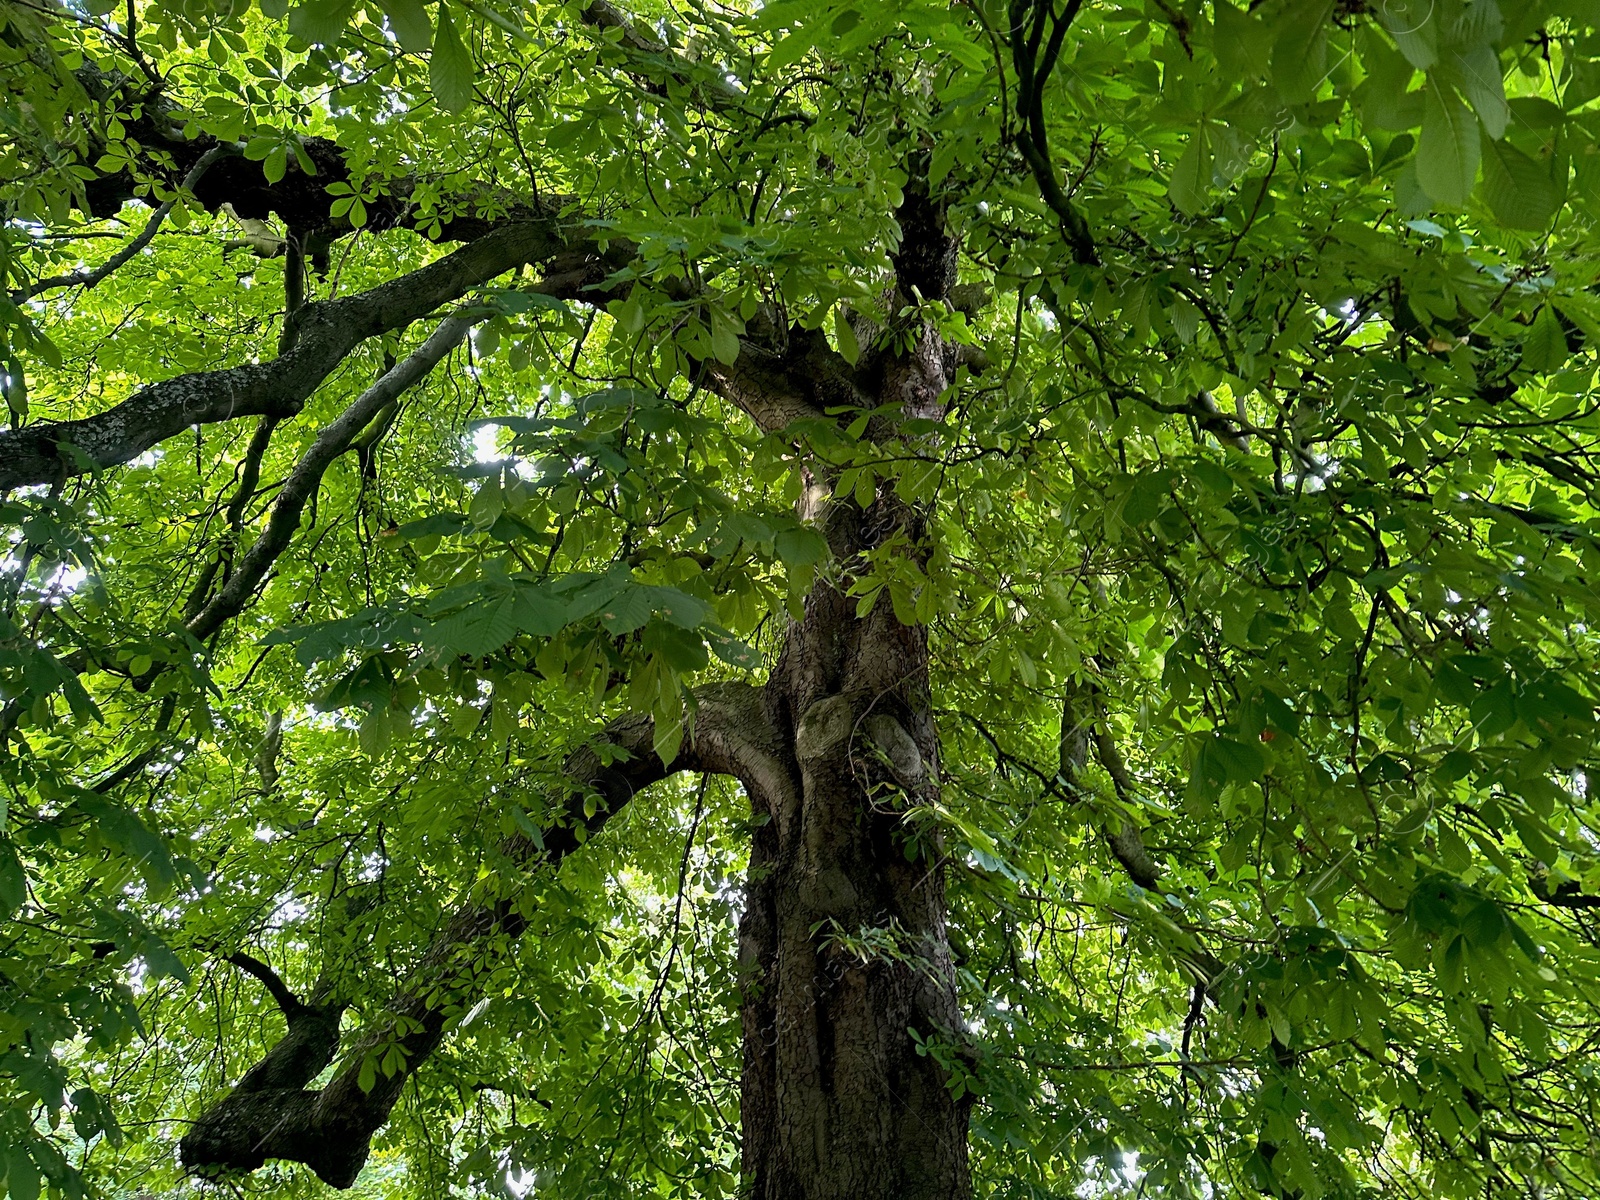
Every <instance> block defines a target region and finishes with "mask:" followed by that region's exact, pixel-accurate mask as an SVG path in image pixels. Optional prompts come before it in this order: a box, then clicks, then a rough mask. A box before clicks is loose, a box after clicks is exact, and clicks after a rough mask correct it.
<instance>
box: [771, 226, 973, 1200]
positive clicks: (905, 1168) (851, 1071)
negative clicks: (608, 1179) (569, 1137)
mask: <svg viewBox="0 0 1600 1200" xmlns="http://www.w3.org/2000/svg"><path fill="white" fill-rule="evenodd" d="M919 199H920V198H919V197H915V196H909V197H908V201H910V202H909V203H908V204H907V205H906V206H905V208H903V209H902V211H901V218H902V220H901V223H902V229H903V232H904V235H905V238H904V241H903V243H902V248H901V250H902V253H901V256H900V257H899V258H897V261H896V268H897V275H898V276H899V279H898V283H899V291H900V292H901V293H902V295H907V296H909V295H910V294H912V287H911V286H910V285H915V286H916V288H917V290H918V291H920V292H921V294H922V295H923V296H924V297H942V296H944V295H946V294H947V292H948V289H949V285H950V283H951V282H953V273H954V272H953V268H954V247H953V243H952V242H950V241H949V240H948V239H947V238H946V237H945V235H944V231H943V228H942V214H941V213H938V212H937V211H936V210H934V209H933V206H932V205H929V204H927V203H926V201H925V200H924V201H923V202H922V203H920V204H919V203H918V200H919ZM919 218H920V220H919ZM914 319H915V318H914ZM949 356H950V348H949V347H947V346H945V345H944V344H943V343H941V342H940V340H939V338H938V336H937V335H936V334H935V333H934V332H933V330H931V329H928V328H925V329H923V330H922V331H921V333H920V335H919V337H918V338H917V339H916V347H915V349H914V350H912V351H911V352H910V353H906V354H901V355H898V356H894V357H890V356H888V355H885V357H884V358H883V359H882V361H881V364H880V366H879V377H878V379H877V380H876V382H877V385H878V387H877V391H878V395H877V397H876V399H877V401H878V403H880V404H891V403H893V404H896V405H897V406H898V408H899V410H900V412H901V413H903V414H904V415H905V416H907V417H916V418H924V419H928V418H932V419H937V418H938V417H939V416H940V415H941V414H942V406H941V401H942V393H943V391H944V388H945V386H946V381H947V379H948V376H949V373H950V369H951V366H952V364H951V362H950V361H949ZM869 435H871V436H873V437H874V438H878V437H891V438H892V437H893V436H895V434H894V430H893V428H892V427H889V428H884V429H881V430H877V431H874V430H871V429H869ZM815 490H816V491H819V492H820V491H823V490H825V489H824V488H818V489H815ZM816 515H819V516H820V517H821V520H822V522H823V524H824V528H825V529H826V532H827V535H828V540H829V542H830V544H831V546H832V548H833V551H834V555H835V559H836V561H838V562H840V563H842V564H845V565H846V567H847V569H850V568H851V567H852V565H853V564H855V563H859V562H860V561H861V558H860V555H861V554H862V553H863V552H864V551H869V550H872V549H874V548H876V547H878V546H881V545H883V544H885V543H886V542H887V541H888V540H889V539H891V538H896V537H899V538H904V539H905V540H904V541H903V542H902V543H901V544H902V545H904V546H905V547H906V550H905V552H906V553H908V554H911V555H913V556H920V555H921V553H922V551H921V549H920V546H921V544H922V540H923V535H924V532H925V515H924V514H922V513H920V512H918V511H917V510H916V509H915V508H913V507H912V506H910V505H907V504H905V503H904V502H902V501H901V500H900V499H899V498H898V497H897V496H896V494H895V491H894V487H893V484H892V482H890V481H885V482H882V483H880V485H879V488H878V492H877V495H876V497H875V499H873V501H872V502H871V503H870V504H869V505H868V506H867V507H866V508H864V509H863V508H861V507H859V506H858V505H856V504H855V503H854V502H853V501H842V502H838V503H836V504H835V505H834V506H833V507H831V508H830V509H829V510H828V511H827V512H826V513H825V514H816ZM765 699H766V703H767V710H768V720H769V722H770V724H771V725H772V727H773V729H774V730H775V731H777V732H778V733H779V735H780V736H787V737H788V738H790V739H791V740H792V746H793V752H794V759H793V763H792V769H793V772H794V780H793V786H791V787H789V788H786V789H785V790H784V791H783V792H782V793H781V794H776V795H765V794H752V797H751V801H752V805H753V809H754V814H755V817H756V820H757V822H761V821H762V820H763V818H764V819H765V822H764V823H761V824H758V827H757V829H756V832H755V835H754V842H753V845H752V847H751V853H750V868H749V879H748V883H747V890H746V906H745V911H744V915H743V917H742V920H741V923H740V928H739V940H740V962H741V968H742V972H743V978H744V1001H743V1024H744V1072H743V1078H742V1096H741V1105H742V1122H743V1135H744V1145H743V1161H744V1173H745V1177H746V1183H747V1186H749V1187H750V1188H751V1192H752V1195H753V1197H754V1198H755V1200H958V1198H962V1197H966V1196H968V1195H969V1194H970V1191H971V1183H970V1177H969V1173H968V1167H967V1123H968V1107H969V1101H967V1100H964V1099H962V1100H958V1099H956V1098H954V1097H953V1096H952V1094H951V1091H950V1088H949V1086H948V1077H947V1073H946V1071H945V1070H944V1069H943V1068H942V1067H941V1066H940V1065H939V1064H938V1062H937V1061H936V1060H935V1059H934V1057H933V1056H931V1055H928V1054H925V1053H923V1052H921V1047H920V1046H919V1045H918V1041H917V1040H916V1037H920V1038H924V1039H940V1040H943V1041H946V1042H947V1043H948V1042H951V1041H954V1042H955V1043H956V1044H957V1045H959V1044H960V1040H961V1038H962V1036H963V1029H962V1025H961V1020H960V1014H959V1010H958V1006H957V1001H956V989H955V972H954V968H953V966H952V964H951V959H950V945H949V938H948V933H947V930H946V927H945V894H944V877H943V871H942V867H941V863H940V848H939V846H938V844H937V841H936V839H934V838H932V837H929V836H928V833H927V831H926V830H925V829H922V830H919V829H918V827H917V826H915V825H913V824H911V823H910V822H908V820H907V814H908V812H909V811H910V810H912V809H913V808H915V807H917V806H920V805H925V804H927V803H929V802H930V801H932V800H933V799H935V798H936V796H937V792H938V786H939V784H938V735H937V731H936V729H935V727H934V721H933V715H932V705H931V699H930V693H929V681H928V644H927V633H926V630H925V629H924V628H922V627H920V626H916V627H913V626H906V625H902V624H901V623H900V622H899V621H898V620H897V619H896V617H895V615H894V610H893V607H892V606H891V604H890V603H889V601H888V598H887V597H886V596H884V597H881V598H880V600H879V602H878V603H877V604H876V605H875V606H874V607H873V608H872V610H871V611H870V612H868V613H867V614H866V615H865V616H864V617H857V615H856V601H855V599H854V598H852V597H849V596H846V595H844V594H842V593H841V592H840V591H839V590H838V589H837V588H835V587H834V586H832V585H831V584H828V583H820V584H819V585H818V586H817V587H815V588H814V589H813V591H812V593H811V595H810V596H809V597H808V598H807V602H806V610H805V615H804V617H803V619H802V620H800V621H797V622H795V623H794V625H793V626H792V627H791V629H790V631H789V636H788V641H787V644H786V645H785V648H784V651H783V655H782V657H781V659H780V661H779V664H778V667H777V669H776V671H774V673H773V676H772V678H771V680H770V681H769V682H768V684H767V687H766V696H765ZM913 1035H916V1037H914V1036H913Z"/></svg>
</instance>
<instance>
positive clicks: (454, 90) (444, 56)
mask: <svg viewBox="0 0 1600 1200" xmlns="http://www.w3.org/2000/svg"><path fill="white" fill-rule="evenodd" d="M475 73H476V68H475V67H474V66H473V62H472V55H471V54H470V53H468V52H467V48H466V46H465V45H463V44H462V41H461V36H460V35H459V34H458V33H456V26H455V21H454V20H452V18H451V16H450V10H449V9H448V8H447V7H446V6H445V5H444V4H442V3H441V4H440V5H439V24H438V28H437V29H436V30H435V31H434V36H433V53H432V54H431V55H429V58H428V82H429V84H430V85H431V86H432V88H433V95H434V98H435V99H436V100H438V102H439V107H440V108H442V109H444V111H445V112H448V113H459V112H465V111H466V110H467V106H468V105H470V104H471V103H472V79H473V76H474V74H475Z"/></svg>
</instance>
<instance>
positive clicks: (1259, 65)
mask: <svg viewBox="0 0 1600 1200" xmlns="http://www.w3.org/2000/svg"><path fill="white" fill-rule="evenodd" d="M1212 20H1213V24H1214V27H1215V30H1216V32H1215V49H1216V55H1217V65H1218V66H1219V67H1221V68H1222V73H1223V75H1225V76H1226V77H1228V78H1230V79H1254V78H1257V77H1258V76H1260V75H1261V73H1262V70H1263V68H1264V67H1265V66H1266V64H1267V60H1268V58H1269V51H1270V50H1271V48H1272V29H1271V27H1270V26H1268V25H1267V24H1266V23H1265V22H1264V21H1262V20H1261V19H1260V18H1259V17H1257V16H1255V15H1253V14H1251V13H1248V12H1246V11H1244V10H1243V9H1239V8H1235V7H1234V5H1233V2H1232V0H1216V5H1215V8H1214V16H1213V18H1212Z"/></svg>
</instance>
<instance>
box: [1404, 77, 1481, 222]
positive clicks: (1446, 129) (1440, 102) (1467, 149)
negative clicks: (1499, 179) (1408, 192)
mask: <svg viewBox="0 0 1600 1200" xmlns="http://www.w3.org/2000/svg"><path fill="white" fill-rule="evenodd" d="M1478 154H1479V150H1478V122H1477V119H1476V118H1475V117H1473V115H1472V110H1471V109H1469V108H1468V107H1467V106H1466V105H1465V104H1463V103H1462V101H1461V98H1460V97H1459V96H1457V95H1456V94H1455V90H1454V89H1453V88H1451V87H1450V86H1449V85H1448V84H1444V83H1441V82H1439V80H1438V79H1436V78H1435V77H1434V76H1432V75H1430V76H1429V77H1428V86H1427V89H1426V98H1425V101H1424V107H1423V116H1422V137H1421V138H1420V139H1419V140H1418V142H1417V159H1416V162H1417V182H1418V183H1420V184H1421V185H1422V190H1423V191H1424V192H1426V193H1427V194H1428V196H1429V197H1430V198H1431V199H1432V200H1433V201H1434V202H1435V203H1437V204H1442V205H1445V206H1446V207H1449V208H1461V207H1463V206H1464V205H1465V204H1466V202H1467V197H1468V196H1469V195H1471V194H1472V185H1473V182H1474V181H1475V180H1476V179H1477V175H1478Z"/></svg>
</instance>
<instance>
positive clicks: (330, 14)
mask: <svg viewBox="0 0 1600 1200" xmlns="http://www.w3.org/2000/svg"><path fill="white" fill-rule="evenodd" d="M355 9H356V0H311V3H309V4H302V5H300V6H299V7H298V8H296V9H295V10H294V11H293V12H291V13H290V14H289V32H290V33H292V34H294V36H295V37H297V38H300V39H301V40H302V41H307V42H311V43H312V44H313V45H318V46H327V45H331V44H332V43H334V42H336V41H338V40H339V36H340V35H341V34H342V33H344V29H345V26H346V25H348V24H349V23H350V15H351V14H352V13H353V12H355Z"/></svg>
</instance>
